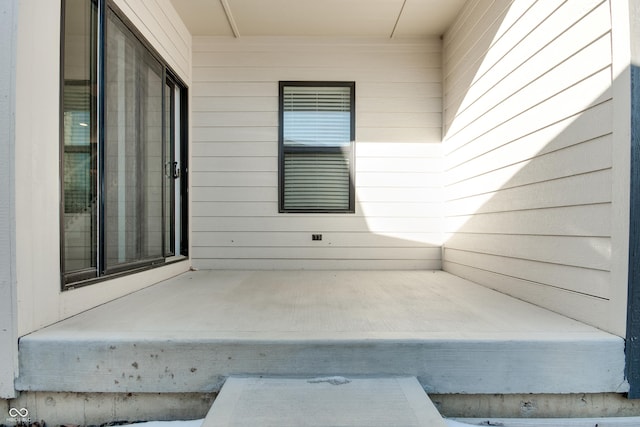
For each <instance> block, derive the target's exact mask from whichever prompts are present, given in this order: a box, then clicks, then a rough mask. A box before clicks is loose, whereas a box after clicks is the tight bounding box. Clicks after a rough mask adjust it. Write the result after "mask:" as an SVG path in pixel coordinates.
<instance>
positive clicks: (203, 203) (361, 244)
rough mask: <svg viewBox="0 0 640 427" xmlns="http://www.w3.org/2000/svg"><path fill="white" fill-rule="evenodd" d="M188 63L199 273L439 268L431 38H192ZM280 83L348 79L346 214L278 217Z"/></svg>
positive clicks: (437, 79) (437, 107)
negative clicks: (351, 208)
mask: <svg viewBox="0 0 640 427" xmlns="http://www.w3.org/2000/svg"><path fill="white" fill-rule="evenodd" d="M193 60H194V68H193V70H194V71H193V75H194V81H193V92H192V93H193V103H192V106H193V115H192V117H193V131H192V137H193V149H192V153H193V160H192V168H191V182H192V186H193V187H192V193H191V199H192V201H193V205H192V215H193V217H192V227H193V237H192V243H193V251H192V258H193V262H194V265H195V266H196V267H200V268H248V269H253V268H267V269H275V268H284V269H297V268H317V269H323V268H338V269H342V268H345V269H348V268H352V269H362V268H366V269H371V268H374V269H389V268H393V269H403V268H411V269H414V268H421V269H422V268H436V269H437V268H440V267H441V250H440V244H441V239H442V230H443V203H442V200H443V196H442V184H443V182H442V170H443V159H442V149H441V145H440V140H441V126H442V114H441V112H442V85H441V42H440V41H439V40H437V39H434V40H426V41H419V42H399V41H389V42H387V41H382V42H380V41H378V40H376V41H372V40H358V39H340V40H335V39H330V40H325V39H313V40H310V39H279V38H278V39H270V38H260V39H242V40H232V39H221V38H195V39H194V58H193ZM280 80H314V81H332V80H335V81H355V82H356V141H357V142H356V145H355V152H356V162H355V169H356V186H357V188H356V213H355V214H343V215H342V214H340V215H336V214H280V213H278V81H280ZM311 233H314V234H317V233H320V234H323V239H322V241H312V240H311Z"/></svg>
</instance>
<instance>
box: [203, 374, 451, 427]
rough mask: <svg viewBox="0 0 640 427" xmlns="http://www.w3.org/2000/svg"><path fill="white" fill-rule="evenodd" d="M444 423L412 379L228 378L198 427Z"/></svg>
mask: <svg viewBox="0 0 640 427" xmlns="http://www.w3.org/2000/svg"><path fill="white" fill-rule="evenodd" d="M373 425H375V426H379V427H384V426H389V427H391V426H406V427H446V424H445V422H444V420H443V419H442V416H441V415H440V414H439V413H438V411H437V409H436V408H435V407H434V406H433V403H431V401H430V400H429V398H428V396H427V395H426V394H425V392H424V390H423V389H422V387H421V386H420V384H419V383H418V381H417V379H416V378H415V377H403V378H345V377H336V376H333V377H324V378H307V379H303V378H298V379H291V378H259V377H249V378H238V377H233V378H229V379H228V380H227V382H226V383H225V385H224V387H223V388H222V391H221V392H220V395H219V396H218V398H217V399H216V401H215V402H214V403H213V406H212V407H211V410H210V411H209V413H208V414H207V417H206V418H205V420H204V423H203V424H202V427H254V426H262V427H280V426H299V427H325V426H327V427H329V426H344V427H369V426H373Z"/></svg>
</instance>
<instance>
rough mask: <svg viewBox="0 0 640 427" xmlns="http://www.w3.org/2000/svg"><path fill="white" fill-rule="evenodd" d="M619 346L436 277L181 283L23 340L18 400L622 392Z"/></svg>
mask: <svg viewBox="0 0 640 427" xmlns="http://www.w3.org/2000/svg"><path fill="white" fill-rule="evenodd" d="M623 371H624V341H623V340H622V339H621V338H619V337H616V336H614V335H610V334H607V333H604V332H602V331H600V330H597V329H595V328H592V327H589V326H587V325H584V324H582V323H579V322H576V321H573V320H570V319H567V318H565V317H563V316H560V315H557V314H554V313H552V312H549V311H547V310H544V309H541V308H538V307H535V306H533V305H531V304H527V303H524V302H522V301H519V300H516V299H513V298H510V297H508V296H505V295H503V294H500V293H497V292H494V291H491V290H489V289H487V288H484V287H481V286H478V285H475V284H473V283H471V282H469V281H467V280H464V279H460V278H458V277H455V276H452V275H450V274H447V273H444V272H427V271H398V272H391V271H384V272H383V271H371V272H366V271H335V272H331V271H322V272H319V271H286V272H281V271H262V272H238V271H233V272H232V271H226V272H225V271H202V272H190V273H187V274H184V275H182V276H179V277H177V278H175V279H171V280H168V281H166V282H163V283H160V284H158V285H156V286H153V287H151V288H148V289H146V290H143V291H140V292H137V293H135V294H133V295H130V296H127V297H125V298H122V299H119V300H117V301H114V302H112V303H109V304H106V305H103V306H101V307H98V308H96V309H93V310H91V311H88V312H86V313H83V314H81V315H78V316H76V317H74V318H71V319H68V320H66V321H63V322H61V323H58V324H56V325H53V326H51V327H48V328H45V329H43V330H41V331H38V332H36V333H33V334H31V335H28V336H26V337H23V338H22V339H21V341H20V377H19V378H18V381H17V387H18V388H19V389H21V390H33V391H60V392H69V391H74V392H105V393H129V392H136V393H156V392H163V393H182V392H213V391H217V390H219V388H220V386H221V384H222V383H223V382H224V379H225V378H226V377H228V376H231V375H272V376H316V375H345V376H349V375H368V376H382V375H398V376H416V377H418V379H419V380H420V382H421V384H422V385H423V386H424V387H425V389H426V390H427V391H428V392H429V393H453V394H459V393H462V394H485V393H509V394H513V393H604V392H624V391H625V390H626V387H627V385H626V383H625V381H624V375H623Z"/></svg>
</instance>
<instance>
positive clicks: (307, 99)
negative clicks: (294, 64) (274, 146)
mask: <svg viewBox="0 0 640 427" xmlns="http://www.w3.org/2000/svg"><path fill="white" fill-rule="evenodd" d="M354 99H355V84H354V83H353V82H332V83H319V82H280V133H279V139H280V211H281V212H345V213H349V212H354V184H353V158H354V156H353V154H354V153H353V151H354V150H353V144H354V140H355V126H354V123H355V117H354V112H355V106H354Z"/></svg>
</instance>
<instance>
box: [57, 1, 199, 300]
mask: <svg viewBox="0 0 640 427" xmlns="http://www.w3.org/2000/svg"><path fill="white" fill-rule="evenodd" d="M87 1H88V2H91V3H92V4H93V5H95V7H96V8H97V28H96V32H97V35H96V44H95V45H94V46H93V48H94V49H95V52H96V53H95V57H93V55H92V58H91V59H90V60H91V67H96V71H95V72H96V74H97V75H96V80H97V84H96V87H95V88H94V89H93V90H95V91H96V92H97V93H98V95H96V96H97V106H96V110H97V111H95V112H93V111H92V113H91V114H92V120H95V121H96V125H95V126H96V130H95V133H96V134H97V135H93V136H92V138H95V140H96V141H97V142H96V143H97V146H98V148H97V150H98V157H99V160H98V161H97V165H96V169H97V175H98V178H96V180H97V182H96V186H97V193H98V201H97V203H98V205H99V208H98V210H97V213H96V215H95V216H96V217H95V218H94V219H93V220H94V221H96V222H97V223H99V224H100V226H99V227H97V237H96V239H97V248H98V249H97V254H98V256H97V259H96V267H95V268H90V269H84V270H75V271H69V272H68V271H66V268H65V226H64V214H65V186H64V150H65V147H64V97H63V94H64V87H65V72H64V67H65V62H64V61H65V7H66V0H61V7H60V14H61V18H60V24H61V27H60V76H59V84H60V96H59V98H60V103H59V106H60V110H59V123H60V129H59V133H60V134H59V147H60V159H59V160H60V170H59V179H60V278H61V282H60V283H61V290H62V291H66V290H70V289H75V288H79V287H83V286H87V285H91V284H94V283H98V282H102V281H105V280H111V279H114V278H117V277H121V276H126V275H129V274H134V273H138V272H140V271H144V270H149V269H152V268H157V267H161V266H165V265H168V264H171V263H174V262H180V261H184V260H186V259H188V257H189V238H188V230H189V211H188V206H189V201H188V187H189V170H188V137H189V134H188V126H187V124H188V111H189V107H188V100H189V88H188V86H187V84H186V83H185V82H184V81H183V80H182V79H181V78H180V77H179V76H178V74H177V73H176V72H175V71H174V70H173V69H172V68H171V66H170V65H169V64H168V63H167V61H166V60H165V59H164V58H163V57H162V56H161V55H160V54H159V53H158V51H157V50H156V49H155V48H154V47H153V46H152V45H151V44H150V43H149V41H148V40H147V39H146V38H145V37H144V36H143V35H142V33H141V32H140V31H139V30H138V29H137V28H136V26H135V25H134V24H133V23H132V22H131V20H129V19H128V18H127V16H126V14H125V13H124V12H123V11H122V10H121V9H120V8H119V7H118V6H117V5H116V4H115V2H114V1H113V0H87ZM109 13H112V14H113V15H114V16H115V17H116V18H117V19H119V20H120V21H121V22H122V23H123V24H124V26H125V27H126V28H127V29H128V30H129V31H130V32H131V33H132V34H133V36H134V37H135V38H136V39H137V40H138V41H139V42H140V43H141V45H142V46H143V48H144V49H146V50H147V52H148V54H149V55H150V56H151V57H153V58H154V59H156V60H157V61H158V62H159V63H160V64H161V66H162V69H163V71H162V81H163V82H165V83H166V82H167V81H169V80H170V81H171V82H173V83H174V84H176V85H177V87H179V89H180V102H179V109H177V111H175V116H178V117H179V118H180V123H181V126H180V129H179V138H180V145H179V148H178V149H179V150H180V164H179V165H178V166H177V169H178V173H179V175H180V187H179V188H180V195H181V197H180V200H179V201H178V200H176V201H175V205H174V209H175V208H179V209H180V210H181V215H180V217H181V221H180V223H179V224H176V223H175V222H174V223H173V228H176V227H178V226H179V227H180V242H175V243H174V245H175V246H176V247H177V248H178V249H179V251H180V252H179V253H178V254H174V255H173V256H171V257H169V256H167V255H165V256H164V257H160V258H151V259H141V260H136V261H133V262H130V263H127V264H126V265H122V266H118V267H116V268H108V266H107V261H106V254H105V238H106V237H105V226H104V224H105V221H106V219H105V217H104V213H105V188H104V186H105V184H104V179H105V178H104V176H105V163H104V162H105V160H104V159H105V133H106V130H105V127H106V119H105V106H106V101H105V100H106V96H107V95H106V92H107V90H106V87H105V69H106V65H107V64H106V56H107V53H106V52H107V43H106V40H107V36H106V27H107V25H106V21H107V16H108V14H109ZM164 95H165V88H164V85H163V90H162V97H163V99H164ZM93 114H95V117H93ZM163 116H164V115H163ZM175 116H174V117H175ZM162 126H163V129H164V128H165V126H166V123H165V120H164V117H163V124H162ZM163 133H164V132H163ZM163 145H164V144H163ZM172 234H173V233H172ZM163 239H164V237H163ZM164 243H165V242H164V240H163V248H164V247H165V244H164Z"/></svg>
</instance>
